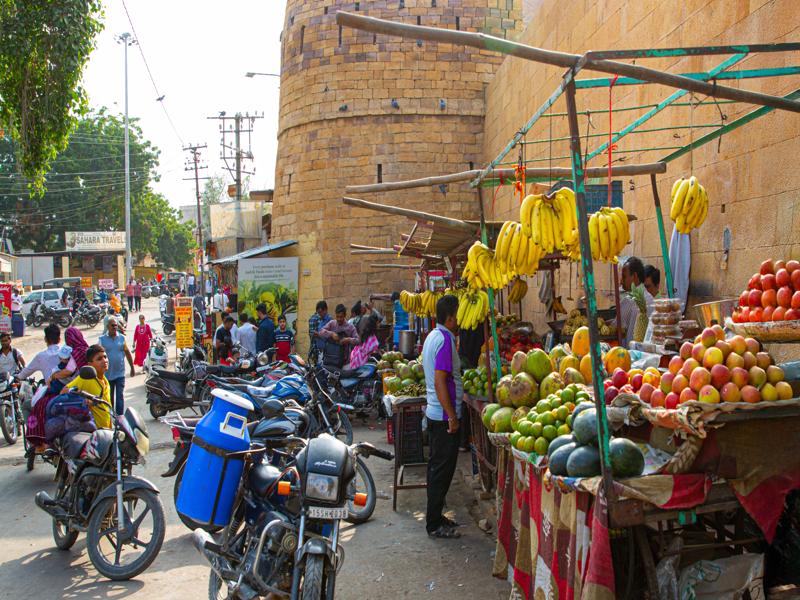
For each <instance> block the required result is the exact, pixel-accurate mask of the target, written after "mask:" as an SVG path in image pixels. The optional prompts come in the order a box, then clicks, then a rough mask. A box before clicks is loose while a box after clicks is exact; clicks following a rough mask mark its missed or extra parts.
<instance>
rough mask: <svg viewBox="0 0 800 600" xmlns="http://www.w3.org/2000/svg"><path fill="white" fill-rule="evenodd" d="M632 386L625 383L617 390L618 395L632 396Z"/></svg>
mask: <svg viewBox="0 0 800 600" xmlns="http://www.w3.org/2000/svg"><path fill="white" fill-rule="evenodd" d="M633 391H634V390H633V386H632V385H631V384H630V383H626V384H625V385H623V386H622V387H621V388H619V393H620V394H632V393H633Z"/></svg>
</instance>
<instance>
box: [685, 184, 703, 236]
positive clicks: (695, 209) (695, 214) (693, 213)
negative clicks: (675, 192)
mask: <svg viewBox="0 0 800 600" xmlns="http://www.w3.org/2000/svg"><path fill="white" fill-rule="evenodd" d="M702 212H703V194H702V191H701V190H699V189H698V197H697V199H696V200H695V202H694V205H693V206H692V209H691V210H690V211H689V212H688V214H687V215H686V224H687V225H688V226H689V228H690V229H694V228H695V227H698V226H699V225H700V223H698V218H699V217H700V213H702Z"/></svg>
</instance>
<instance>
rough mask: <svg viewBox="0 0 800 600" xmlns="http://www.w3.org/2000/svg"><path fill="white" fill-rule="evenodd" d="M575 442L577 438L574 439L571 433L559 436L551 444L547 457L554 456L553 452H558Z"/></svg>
mask: <svg viewBox="0 0 800 600" xmlns="http://www.w3.org/2000/svg"><path fill="white" fill-rule="evenodd" d="M574 441H575V438H574V437H572V434H571V433H568V434H565V435H560V436H558V437H557V438H556V439H554V440H553V441H552V442H550V446H549V447H548V448H547V455H548V456H552V454H553V452H555V451H556V450H558V449H559V448H560V447H561V446H563V445H565V444H571V443H572V442H574Z"/></svg>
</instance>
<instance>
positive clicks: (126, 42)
mask: <svg viewBox="0 0 800 600" xmlns="http://www.w3.org/2000/svg"><path fill="white" fill-rule="evenodd" d="M117 42H119V43H121V44H122V46H123V47H124V48H125V281H124V282H123V284H122V285H123V287H124V285H125V284H127V282H129V281H130V280H131V273H132V272H133V260H132V258H131V158H130V138H129V134H128V129H129V128H128V46H132V45H133V44H135V43H136V40H134V39H133V38H131V34H130V33H127V32H125V33H123V34H121V35H120V36H119V37H118V38H117Z"/></svg>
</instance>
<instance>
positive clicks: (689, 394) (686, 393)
mask: <svg viewBox="0 0 800 600" xmlns="http://www.w3.org/2000/svg"><path fill="white" fill-rule="evenodd" d="M689 400H697V394H696V393H695V392H694V390H693V389H692V388H686V389H685V390H683V391H682V392H681V395H680V397H679V398H678V404H683V403H684V402H688V401H689Z"/></svg>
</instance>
